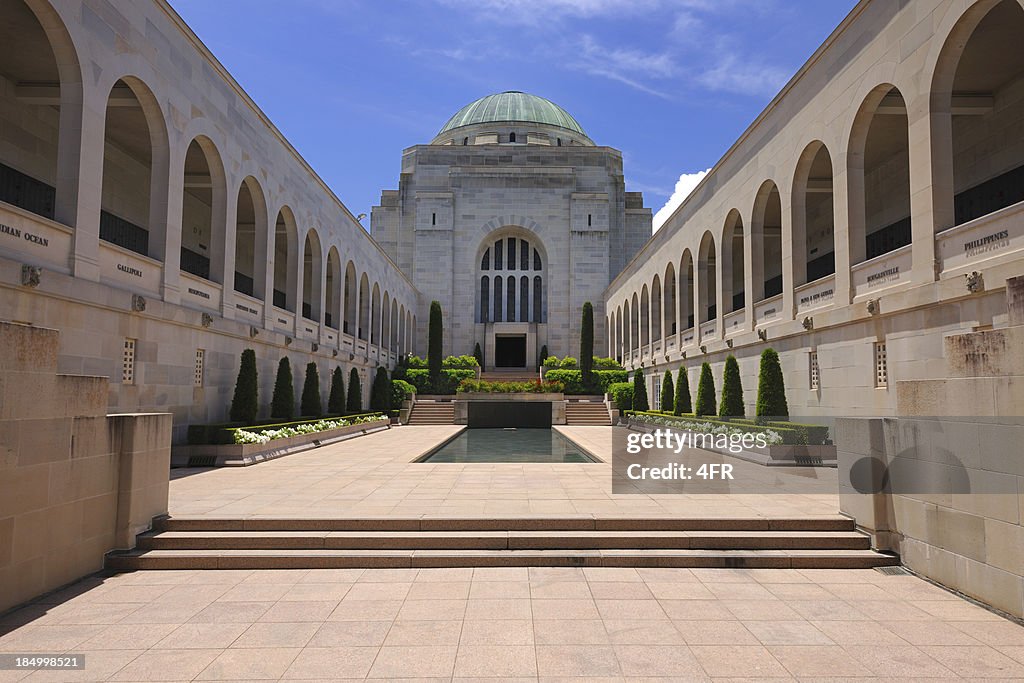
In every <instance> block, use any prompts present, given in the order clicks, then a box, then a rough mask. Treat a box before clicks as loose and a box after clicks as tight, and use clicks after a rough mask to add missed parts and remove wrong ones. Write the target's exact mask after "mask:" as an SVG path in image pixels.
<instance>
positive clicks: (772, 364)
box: [757, 349, 789, 420]
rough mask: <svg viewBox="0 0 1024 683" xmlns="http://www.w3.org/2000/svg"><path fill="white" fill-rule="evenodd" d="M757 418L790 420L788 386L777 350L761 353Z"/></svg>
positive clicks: (767, 350) (766, 350)
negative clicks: (787, 400)
mask: <svg viewBox="0 0 1024 683" xmlns="http://www.w3.org/2000/svg"><path fill="white" fill-rule="evenodd" d="M757 417H758V419H759V420H766V419H774V420H788V419H789V404H787V403H786V384H785V382H784V381H783V379H782V365H781V364H780V363H779V354H778V353H776V352H775V349H765V350H764V351H762V352H761V368H760V370H759V371H758V375H757Z"/></svg>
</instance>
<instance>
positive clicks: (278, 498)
mask: <svg viewBox="0 0 1024 683" xmlns="http://www.w3.org/2000/svg"><path fill="white" fill-rule="evenodd" d="M460 429H462V427H461V426H453V425H440V426H437V425H432V426H419V427H417V426H402V427H397V428H394V429H389V430H386V431H383V432H378V433H375V434H369V435H367V436H364V437H360V438H359V439H353V440H351V441H346V442H342V443H338V444H333V445H329V446H323V447H321V448H317V449H314V450H311V451H306V452H304V453H298V454H295V455H292V456H289V457H287V458H281V459H279V460H273V461H270V462H266V463H262V464H260V465H256V466H253V467H247V468H244V469H179V470H173V472H172V477H173V479H172V481H171V486H170V503H169V505H170V513H171V515H172V516H175V517H209V518H227V519H230V518H235V519H239V518H276V519H287V518H298V519H325V518H344V517H359V518H367V519H387V518H395V517H398V518H409V517H416V516H421V515H430V516H435V517H441V518H451V517H494V516H502V517H511V516H517V517H529V516H540V517H552V516H592V517H599V518H603V519H611V518H615V517H629V518H638V517H647V518H652V519H657V518H665V517H677V518H678V517H688V518H719V517H722V518H777V519H799V518H802V517H810V516H823V515H834V514H837V513H838V511H839V497H838V493H837V491H838V486H837V485H836V476H837V475H836V470H835V469H832V468H799V469H800V470H801V471H800V472H788V471H787V472H780V471H779V470H780V469H782V468H758V467H751V466H750V465H749V464H744V463H742V462H741V461H738V460H737V461H735V464H736V465H737V466H745V468H746V469H744V473H745V474H744V477H746V478H747V479H748V480H747V481H743V482H737V483H736V485H735V486H733V488H732V491H731V492H729V493H691V494H678V495H666V494H628V495H623V494H616V493H613V492H612V470H611V465H610V464H609V461H610V460H611V451H612V434H613V430H614V429H621V428H618V427H559V430H560V431H562V433H564V434H565V435H566V436H568V437H569V438H571V439H573V440H575V441H577V442H579V443H580V445H582V446H583V447H584V448H586V450H588V451H589V452H591V453H593V454H594V455H596V456H597V457H599V458H601V459H602V460H604V461H605V462H602V463H565V464H561V463H559V464H548V463H527V464H517V463H417V462H413V461H414V460H416V459H417V458H419V457H421V456H422V455H424V454H426V453H428V452H429V451H431V450H432V449H433V448H435V447H436V446H438V445H440V444H441V443H443V442H445V441H446V440H448V439H449V438H451V436H452V435H454V434H455V433H456V432H458V431H459V430H460ZM711 455H712V457H713V458H715V459H716V460H718V461H725V462H730V461H732V460H733V459H730V458H728V457H727V456H719V455H715V454H711ZM806 477H813V478H814V479H815V481H816V483H817V486H816V487H815V489H816V490H818V491H823V492H818V493H814V492H809V491H808V488H807V487H803V486H801V485H800V482H801V478H806ZM780 481H781V482H793V483H794V485H793V486H792V487H790V488H791V489H792V491H791V492H783V489H784V487H780V486H778V484H777V482H780ZM771 491H778V492H771ZM794 491H795V492H794Z"/></svg>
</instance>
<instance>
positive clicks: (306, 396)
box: [300, 363, 324, 417]
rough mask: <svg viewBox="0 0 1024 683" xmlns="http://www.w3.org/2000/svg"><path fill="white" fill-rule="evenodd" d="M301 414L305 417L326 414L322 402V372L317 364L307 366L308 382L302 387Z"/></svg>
mask: <svg viewBox="0 0 1024 683" xmlns="http://www.w3.org/2000/svg"><path fill="white" fill-rule="evenodd" d="M300 412H301V413H302V415H303V417H306V416H309V417H320V416H321V415H323V412H324V407H323V403H322V402H321V400H320V372H319V371H318V370H317V368H316V363H307V364H306V381H305V383H304V384H303V385H302V401H301V404H300Z"/></svg>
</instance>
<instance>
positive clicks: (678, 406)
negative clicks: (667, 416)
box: [672, 365, 693, 415]
mask: <svg viewBox="0 0 1024 683" xmlns="http://www.w3.org/2000/svg"><path fill="white" fill-rule="evenodd" d="M672 407H673V410H672V414H673V415H682V414H684V413H692V412H693V404H692V403H691V402H690V375H689V373H687V372H686V368H685V367H684V366H682V365H681V366H679V370H678V371H677V372H676V400H675V403H674V405H673V406H672Z"/></svg>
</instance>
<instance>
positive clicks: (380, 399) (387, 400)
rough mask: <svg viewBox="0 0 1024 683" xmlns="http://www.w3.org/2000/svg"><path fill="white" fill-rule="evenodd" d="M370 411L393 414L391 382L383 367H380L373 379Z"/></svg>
mask: <svg viewBox="0 0 1024 683" xmlns="http://www.w3.org/2000/svg"><path fill="white" fill-rule="evenodd" d="M370 410H375V411H380V412H382V413H390V412H391V380H390V379H389V378H388V371H387V370H385V369H384V368H383V367H378V368H377V374H376V375H374V377H373V386H372V387H371V388H370Z"/></svg>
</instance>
